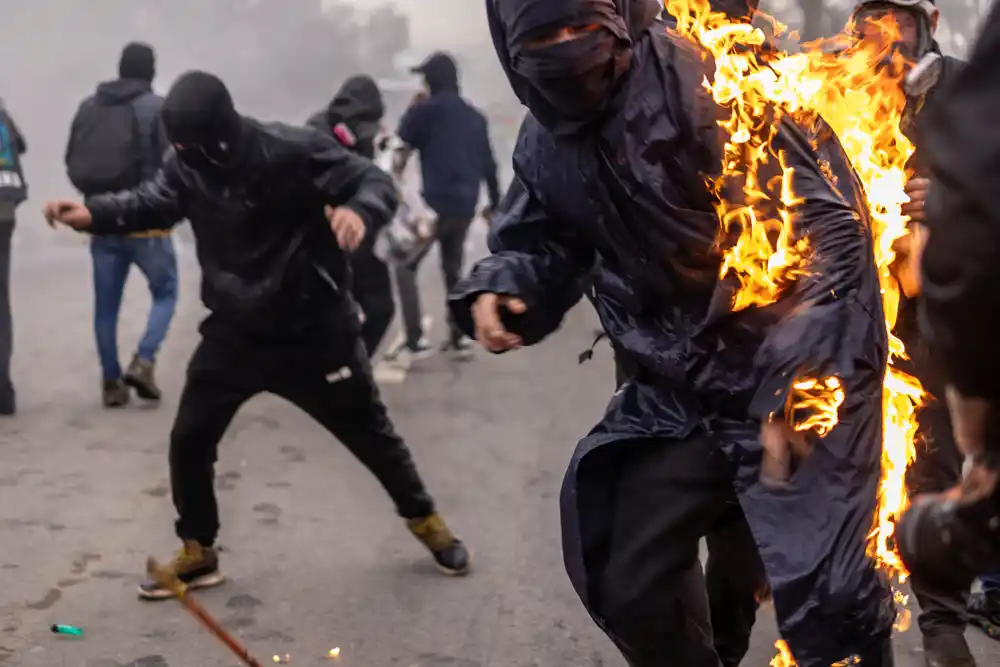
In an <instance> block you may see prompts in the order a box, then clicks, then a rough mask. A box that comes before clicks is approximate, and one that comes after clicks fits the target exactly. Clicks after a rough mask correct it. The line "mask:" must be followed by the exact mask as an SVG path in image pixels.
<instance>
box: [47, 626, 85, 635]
mask: <svg viewBox="0 0 1000 667" xmlns="http://www.w3.org/2000/svg"><path fill="white" fill-rule="evenodd" d="M52 632H54V633H56V634H57V635H73V636H74V637H82V636H83V630H81V629H80V628H78V627H76V626H74V625H59V624H53V626H52Z"/></svg>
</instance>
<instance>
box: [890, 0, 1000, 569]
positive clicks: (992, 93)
mask: <svg viewBox="0 0 1000 667" xmlns="http://www.w3.org/2000/svg"><path fill="white" fill-rule="evenodd" d="M998 58H1000V4H996V3H994V5H993V8H992V10H991V11H990V14H989V16H988V17H987V19H986V21H985V23H984V27H983V32H982V35H981V36H980V38H979V41H978V43H977V44H976V46H975V48H974V49H973V52H972V57H971V58H970V60H969V63H968V65H967V66H966V67H965V68H964V69H963V70H962V71H961V72H960V73H959V74H958V75H957V76H956V77H955V79H954V81H953V82H951V83H950V84H949V85H947V86H946V87H945V88H944V90H942V92H941V94H940V95H939V96H938V98H937V100H936V101H935V102H934V103H933V104H932V105H931V106H930V107H929V108H928V110H927V113H926V114H925V116H926V118H925V120H924V123H923V124H922V126H921V131H922V132H923V136H924V144H923V149H924V154H925V157H926V159H927V162H928V164H929V166H930V174H931V185H930V190H929V192H928V195H927V205H926V225H927V228H928V230H929V237H928V240H927V242H926V244H925V245H924V246H923V253H922V258H921V259H922V272H921V288H922V290H921V304H920V307H921V313H920V315H921V316H920V327H921V332H922V334H923V336H924V338H925V340H927V342H928V344H929V346H930V350H931V355H932V358H933V359H934V361H935V363H936V364H937V367H938V368H939V369H940V372H941V374H942V379H943V382H944V383H945V384H946V385H947V389H946V390H945V396H946V397H947V402H948V407H949V410H950V413H951V418H952V423H953V426H954V429H955V437H956V440H957V442H958V445H959V448H960V449H961V450H962V452H963V453H964V454H966V455H967V456H971V457H973V461H974V463H973V466H972V469H971V471H970V474H969V475H968V477H967V478H966V480H965V481H964V482H963V484H962V485H961V486H960V487H957V488H956V489H954V490H953V491H951V492H949V493H947V494H943V495H940V496H937V497H931V498H924V499H917V500H916V501H915V502H914V506H913V507H912V508H911V509H910V510H909V511H908V512H907V513H906V514H905V515H904V516H903V518H902V520H901V522H900V525H899V528H898V531H897V533H898V534H899V538H900V552H901V554H902V556H903V559H904V561H905V562H906V564H907V566H908V567H909V568H910V570H911V572H913V574H914V575H919V576H922V577H924V578H926V579H927V580H929V581H935V582H938V583H940V584H941V585H947V586H968V585H970V584H971V583H972V581H973V579H974V578H975V577H976V576H978V575H979V574H981V573H982V572H985V571H987V570H992V571H997V570H998V569H1000V533H998V531H997V526H998V525H1000V489H998V485H997V478H998V476H1000V418H998V415H1000V412H998V410H997V406H998V405H1000V353H998V349H997V342H996V333H995V331H996V324H995V323H996V313H998V312H1000V291H998V290H997V285H998V284H1000V275H998V273H1000V208H998V207H997V205H996V201H995V199H996V197H995V194H994V193H995V191H996V184H997V183H998V182H1000V131H998V128H997V125H996V109H997V107H998V105H1000V78H998V77H997V73H996V63H997V60H998Z"/></svg>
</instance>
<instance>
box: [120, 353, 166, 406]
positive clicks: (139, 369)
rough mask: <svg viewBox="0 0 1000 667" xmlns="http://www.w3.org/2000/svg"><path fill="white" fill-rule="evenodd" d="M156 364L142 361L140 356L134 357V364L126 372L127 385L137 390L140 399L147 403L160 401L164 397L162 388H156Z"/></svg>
mask: <svg viewBox="0 0 1000 667" xmlns="http://www.w3.org/2000/svg"><path fill="white" fill-rule="evenodd" d="M154 369H155V364H153V362H152V361H146V360H145V359H140V358H139V357H138V356H135V357H132V363H131V364H129V365H128V370H127V371H125V377H124V378H123V379H124V380H125V384H127V385H128V386H130V387H132V388H133V389H135V393H136V394H138V395H139V398H141V399H143V400H145V401H158V400H160V397H161V396H162V395H163V394H162V392H161V391H160V388H159V387H157V386H156V378H155V376H154V373H153V371H154Z"/></svg>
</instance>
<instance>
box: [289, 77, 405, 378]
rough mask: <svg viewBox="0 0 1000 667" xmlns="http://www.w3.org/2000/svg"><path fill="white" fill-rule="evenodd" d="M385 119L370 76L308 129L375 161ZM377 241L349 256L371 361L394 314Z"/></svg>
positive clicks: (351, 83) (351, 82)
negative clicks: (378, 139) (376, 245)
mask: <svg viewBox="0 0 1000 667" xmlns="http://www.w3.org/2000/svg"><path fill="white" fill-rule="evenodd" d="M384 115H385V105H384V104H383V103H382V93H381V91H380V90H379V89H378V84H376V83H375V80H374V79H372V78H371V77H370V76H365V75H359V76H352V77H351V78H350V79H348V80H347V81H345V82H344V85H343V86H341V87H340V90H339V91H337V94H336V96H335V97H334V98H333V100H331V101H330V104H329V106H328V107H327V108H326V109H324V110H322V111H320V112H318V113H316V114H315V115H313V116H312V117H311V118H310V119H309V121H308V124H309V125H310V126H311V127H313V128H315V129H317V130H319V131H320V132H322V133H324V134H326V135H328V136H330V137H333V138H334V139H336V140H337V141H339V142H340V143H341V144H342V145H343V146H344V147H346V148H348V149H349V150H352V151H354V152H356V153H358V154H359V155H361V156H363V157H366V158H368V159H369V160H374V159H375V138H376V137H377V136H378V134H379V131H380V129H381V127H382V125H381V124H382V116H384ZM374 241H375V239H374V234H370V235H368V236H367V237H366V238H365V239H364V240H363V241H362V242H361V245H360V246H359V247H358V248H357V249H356V250H355V251H354V252H353V253H351V272H352V276H351V292H352V293H353V294H354V297H355V298H356V299H357V301H358V305H359V306H360V307H361V313H362V315H363V321H362V323H361V339H362V340H363V341H364V343H365V349H367V350H368V356H369V358H371V357H373V356H374V355H375V353H376V352H377V351H378V347H379V345H380V344H381V342H382V339H383V338H385V333H386V331H388V330H389V325H390V324H392V318H393V316H394V315H395V314H396V306H395V302H394V301H393V296H392V277H391V276H390V275H389V267H388V266H386V265H385V263H384V262H383V261H382V260H380V259H379V258H377V257H376V256H375V253H374V252H372V248H373V244H374Z"/></svg>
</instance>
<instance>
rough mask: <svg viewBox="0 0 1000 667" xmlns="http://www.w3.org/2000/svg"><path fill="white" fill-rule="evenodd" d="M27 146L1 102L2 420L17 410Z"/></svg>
mask: <svg viewBox="0 0 1000 667" xmlns="http://www.w3.org/2000/svg"><path fill="white" fill-rule="evenodd" d="M27 149H28V145H27V143H25V141H24V136H23V135H22V134H21V132H20V130H18V129H17V125H15V124H14V119H13V118H12V117H11V115H10V114H9V113H8V112H7V110H6V108H5V105H4V104H3V101H2V100H0V417H11V416H13V415H14V413H15V412H16V411H17V401H16V398H15V395H14V384H13V383H12V382H11V380H10V360H11V355H12V354H13V351H14V325H13V317H12V316H11V309H10V250H11V240H12V238H13V235H14V211H15V210H17V207H18V205H19V204H20V203H21V202H23V201H24V200H25V199H27V198H28V187H27V185H26V184H25V182H24V173H23V171H22V169H21V156H22V155H24V153H25V151H27Z"/></svg>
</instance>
